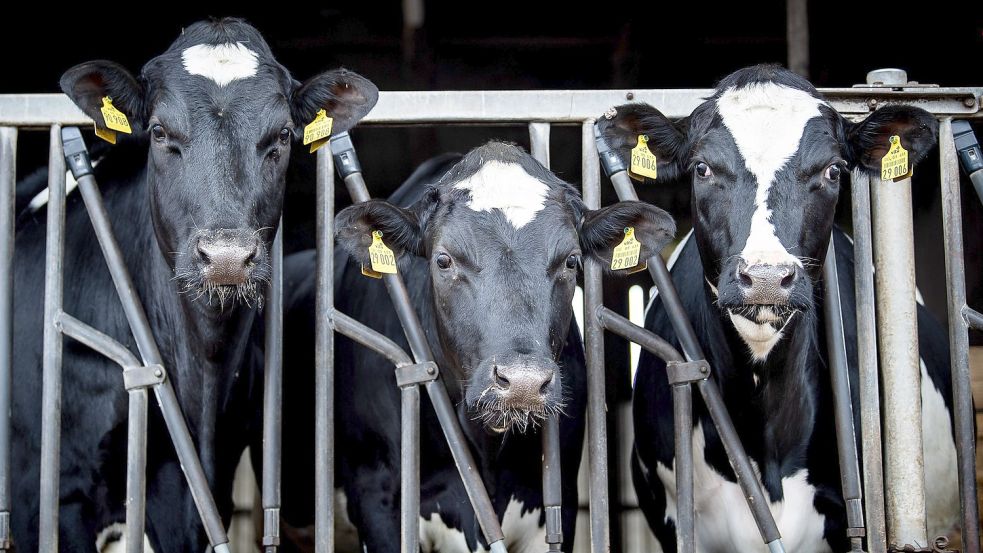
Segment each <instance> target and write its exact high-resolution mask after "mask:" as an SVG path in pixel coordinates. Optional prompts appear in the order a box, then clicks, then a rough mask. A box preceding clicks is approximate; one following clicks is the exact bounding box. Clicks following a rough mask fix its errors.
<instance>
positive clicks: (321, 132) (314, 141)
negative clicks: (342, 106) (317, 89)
mask: <svg viewBox="0 0 983 553" xmlns="http://www.w3.org/2000/svg"><path fill="white" fill-rule="evenodd" d="M333 124H334V119H332V118H330V117H328V114H327V113H325V111H324V110H323V109H319V110H317V115H316V116H315V117H314V120H313V121H311V122H310V123H308V124H307V126H306V127H304V146H306V145H308V144H310V145H311V153H312V154H313V153H314V152H316V151H317V150H318V149H319V148H320V147H321V146H324V145H325V144H327V142H328V137H329V136H331V126H332V125H333Z"/></svg>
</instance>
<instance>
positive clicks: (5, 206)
mask: <svg viewBox="0 0 983 553" xmlns="http://www.w3.org/2000/svg"><path fill="white" fill-rule="evenodd" d="M56 128H57V127H56ZM54 142H57V144H58V145H57V146H55V145H54V144H52V146H51V148H52V149H56V148H60V145H61V141H60V140H57V141H54ZM55 154H57V155H58V158H59V159H62V158H61V153H60V150H59V151H58V152H52V154H51V155H52V156H54V155H55ZM62 164H64V160H62ZM16 168H17V129H16V128H12V127H5V128H2V129H0V551H6V550H8V549H10V548H11V547H12V546H13V543H12V541H11V536H10V504H11V495H12V494H11V491H10V442H11V440H10V397H11V392H10V387H11V386H12V384H13V380H12V375H13V363H14V221H15V219H16V217H17V213H16V212H15V204H16V200H15V188H16V187H17V182H16V181H17V171H16ZM62 174H63V176H62V178H64V170H62Z"/></svg>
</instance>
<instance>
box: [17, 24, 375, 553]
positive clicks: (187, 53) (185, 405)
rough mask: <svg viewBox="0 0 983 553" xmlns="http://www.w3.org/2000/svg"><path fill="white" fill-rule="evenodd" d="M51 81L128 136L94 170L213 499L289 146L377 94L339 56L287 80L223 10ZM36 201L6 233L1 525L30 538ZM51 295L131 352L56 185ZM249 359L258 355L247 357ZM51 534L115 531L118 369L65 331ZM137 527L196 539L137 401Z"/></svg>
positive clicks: (108, 537)
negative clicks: (109, 109)
mask: <svg viewBox="0 0 983 553" xmlns="http://www.w3.org/2000/svg"><path fill="white" fill-rule="evenodd" d="M60 84H61V88H62V90H63V91H64V92H65V93H66V94H67V95H68V97H69V98H70V99H71V100H72V101H73V102H74V103H75V104H76V105H77V106H78V107H79V108H80V109H81V110H82V111H83V112H84V113H85V114H86V115H88V116H89V117H91V118H92V119H93V120H95V121H97V122H98V124H99V125H100V126H102V125H103V124H104V123H103V117H102V114H101V108H102V106H103V98H109V99H111V103H112V105H113V106H114V107H115V108H116V109H117V110H118V111H120V112H122V113H123V114H125V116H126V117H127V119H128V122H129V125H130V127H131V129H132V136H127V135H123V134H122V133H120V134H119V136H118V137H117V139H118V144H116V145H115V146H113V147H112V149H111V150H110V151H109V152H108V153H106V154H105V155H104V156H103V157H102V159H101V162H100V163H99V164H98V166H97V167H96V169H95V177H96V179H97V180H98V182H99V184H100V186H101V188H102V190H103V193H104V201H105V207H106V210H107V211H108V213H109V218H110V220H111V224H112V227H113V230H114V231H115V235H116V238H117V240H118V242H119V246H120V249H121V251H122V254H123V258H124V261H125V263H126V266H127V267H128V269H129V271H130V274H131V276H132V279H133V282H134V284H135V288H136V292H137V293H138V295H139V297H140V300H141V302H142V303H143V306H144V308H145V310H146V312H147V315H148V318H149V322H150V327H151V329H152V331H153V334H154V335H155V337H156V340H157V343H158V345H159V348H160V353H161V355H162V356H163V359H164V366H165V369H166V371H167V378H169V379H170V381H171V382H172V384H173V386H174V389H175V391H176V394H177V397H178V401H179V403H180V405H181V407H182V409H183V413H184V416H185V419H186V421H187V423H188V427H189V429H190V431H191V434H192V438H193V439H194V443H195V446H196V449H197V451H198V454H199V456H200V459H201V463H202V466H203V468H204V470H205V474H206V476H207V478H208V480H209V484H210V486H211V489H212V493H213V494H214V495H215V498H216V500H217V503H218V505H219V506H220V510H221V514H222V515H223V516H224V517H225V518H226V521H227V520H228V518H229V516H231V497H230V495H231V494H230V492H231V485H232V474H233V470H234V468H235V465H236V463H237V462H238V459H239V456H240V455H241V453H242V451H243V449H244V447H245V445H246V443H247V440H248V437H249V435H250V426H249V421H250V420H251V409H250V402H251V401H252V398H253V396H252V395H251V394H252V392H253V390H254V386H253V380H254V379H255V378H256V377H255V369H254V368H251V365H250V360H251V359H254V358H255V357H256V355H255V350H254V346H253V341H252V339H251V328H252V326H253V320H254V319H255V318H257V317H256V313H257V311H258V310H259V308H260V306H261V305H262V303H263V298H264V295H265V292H266V283H267V282H268V280H269V278H270V271H271V269H270V259H269V250H270V245H271V241H272V239H273V235H274V229H275V228H276V226H277V223H278V220H279V218H280V213H281V205H282V202H283V196H284V190H285V185H286V183H285V170H286V164H287V161H288V158H289V156H290V151H291V144H292V142H294V141H295V139H296V138H297V137H298V134H299V132H300V129H302V128H303V126H304V125H305V124H307V123H308V122H310V121H312V120H313V119H314V117H315V114H316V113H317V112H318V110H320V109H324V110H326V112H327V114H328V115H329V116H330V117H333V119H334V129H335V131H342V130H345V129H348V128H350V127H352V126H353V125H354V124H355V123H356V122H357V121H358V120H359V119H360V118H361V117H362V116H364V115H365V114H366V113H367V112H368V111H369V110H370V109H371V108H372V106H373V105H374V104H375V101H376V99H377V92H378V91H377V89H376V87H375V86H374V85H373V84H372V83H371V82H369V81H368V80H366V79H364V78H363V77H361V76H359V75H357V74H355V73H353V72H350V71H347V70H334V71H327V72H325V73H321V74H319V75H317V76H315V77H313V78H311V79H310V80H308V81H306V82H304V83H300V82H298V81H296V80H294V79H293V78H292V77H291V76H290V73H289V72H288V71H287V70H286V69H285V68H284V67H283V66H282V65H280V64H279V63H278V62H277V61H276V59H275V58H274V57H273V54H272V52H271V51H270V48H269V46H268V45H267V44H266V42H265V41H264V39H263V37H262V36H261V35H260V33H259V32H258V31H257V30H256V29H255V28H253V27H252V26H250V25H249V24H248V23H246V22H244V21H242V20H238V19H221V20H212V21H203V22H198V23H195V24H193V25H191V26H189V27H187V28H185V29H184V30H183V31H182V33H181V35H180V36H179V37H178V38H177V39H176V40H175V41H174V42H173V43H172V44H171V46H170V47H169V48H168V49H167V50H166V51H165V52H164V53H163V54H161V55H159V56H157V57H156V58H154V59H152V60H150V61H149V62H148V63H147V64H146V65H145V66H144V68H143V70H142V72H141V73H140V74H139V75H138V76H134V75H132V74H131V73H129V72H128V71H127V70H126V69H124V68H123V67H122V66H120V65H118V64H116V63H113V62H110V61H103V60H98V61H90V62H87V63H83V64H81V65H77V66H75V67H73V68H71V69H69V70H68V71H67V72H66V73H65V74H64V75H63V76H62V77H61V82H60ZM45 224H46V214H45V212H44V210H42V211H40V212H36V213H27V214H25V216H24V217H22V218H21V220H20V221H19V223H18V228H17V239H16V257H15V265H14V267H15V275H14V289H15V291H16V294H15V307H14V309H15V330H14V351H15V352H16V354H15V359H14V379H13V382H14V389H13V400H14V401H13V411H12V424H13V432H14V436H15V441H14V448H13V460H12V467H13V469H12V470H13V474H14V475H16V478H15V479H14V488H13V497H14V498H15V501H14V505H15V507H14V508H13V509H12V530H13V537H14V540H15V543H16V547H17V548H18V549H20V550H22V551H37V549H38V515H37V513H38V506H39V493H38V483H39V480H38V479H39V470H38V466H39V463H38V460H39V456H40V420H41V412H40V406H41V378H40V375H41V358H42V339H41V336H42V334H43V333H42V326H43V325H44V324H52V322H51V321H43V320H42V312H43V309H42V296H43V288H42V286H43V282H44V280H45V279H44V261H43V260H44V250H45ZM64 282H65V286H64V310H65V311H66V312H68V313H70V314H72V315H74V316H76V317H78V318H80V319H81V320H83V321H85V322H88V323H90V324H91V325H93V326H95V327H96V328H97V329H99V330H101V331H102V332H104V333H106V334H108V335H109V336H111V337H113V338H115V339H116V340H118V341H119V342H121V343H123V344H124V345H125V346H127V347H129V348H130V349H131V350H132V349H133V348H134V340H133V338H132V337H131V335H130V331H129V327H128V325H127V322H126V318H125V316H124V313H123V310H122V305H121V303H120V301H119V300H118V298H117V296H116V291H115V288H114V286H113V282H112V280H111V278H110V275H109V272H108V270H107V269H106V268H105V264H104V261H103V258H102V255H101V253H100V251H99V246H98V244H97V242H96V240H95V237H94V234H93V231H92V229H91V226H90V223H89V221H88V216H87V214H86V211H85V209H84V206H83V204H82V202H81V198H80V197H79V196H78V195H77V194H73V195H71V196H69V198H68V201H67V214H66V222H65V257H64ZM261 368H262V367H259V370H261ZM63 375H64V376H63V380H64V392H63V394H64V395H63V403H62V420H63V424H64V432H63V434H62V441H61V472H60V474H61V477H60V490H59V497H60V547H61V549H62V550H63V551H94V550H97V549H99V550H102V549H104V548H111V547H113V546H117V547H118V546H120V545H122V542H121V541H119V540H120V537H121V534H122V533H123V532H122V530H123V527H122V525H121V522H122V521H123V519H124V501H125V495H124V492H125V483H124V475H125V470H124V469H125V459H126V428H127V424H126V419H127V394H126V391H125V390H124V387H123V380H122V374H121V371H120V368H119V367H118V366H116V365H115V364H114V363H112V362H111V361H109V360H108V359H105V358H103V357H101V356H99V355H96V354H94V353H93V352H91V351H88V350H87V349H86V348H84V347H82V346H80V345H79V344H76V343H74V342H71V341H70V340H66V341H65V345H64V365H63ZM149 436H150V437H149V440H148V461H147V515H148V520H147V536H146V538H147V539H148V545H150V546H152V548H153V549H154V550H156V551H194V552H200V551H203V550H205V547H206V545H207V543H206V542H205V541H204V533H203V531H202V526H201V524H200V523H199V521H198V519H197V511H196V509H195V506H194V503H193V501H192V497H191V494H190V491H189V489H188V486H187V485H186V484H185V482H184V478H183V475H182V471H181V467H180V465H179V463H178V460H177V458H176V456H175V453H174V451H173V448H172V446H171V445H170V440H169V438H168V436H167V433H166V429H165V427H164V425H163V419H162V418H161V417H160V416H159V413H157V412H156V411H155V410H152V411H151V419H150V430H149Z"/></svg>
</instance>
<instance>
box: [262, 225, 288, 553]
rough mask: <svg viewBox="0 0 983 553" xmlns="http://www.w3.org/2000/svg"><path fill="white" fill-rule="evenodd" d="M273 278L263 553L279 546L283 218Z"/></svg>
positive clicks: (266, 393)
mask: <svg viewBox="0 0 983 553" xmlns="http://www.w3.org/2000/svg"><path fill="white" fill-rule="evenodd" d="M270 254H271V255H270V257H271V262H272V264H273V278H272V279H271V280H270V285H269V288H268V290H267V294H266V310H265V312H264V314H263V315H264V317H265V318H266V321H265V322H266V339H265V344H264V357H265V359H264V365H265V371H264V377H265V379H264V380H265V381H264V384H263V541H262V546H263V550H264V552H265V553H276V550H277V548H278V547H279V546H280V477H281V473H280V470H281V467H280V459H281V457H280V455H281V454H280V451H281V448H280V445H281V436H282V428H281V426H282V420H283V416H282V414H283V411H282V403H283V221H282V219H281V221H280V224H279V225H277V229H276V236H274V238H273V250H272V251H271V252H270Z"/></svg>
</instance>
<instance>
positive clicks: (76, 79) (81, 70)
mask: <svg viewBox="0 0 983 553" xmlns="http://www.w3.org/2000/svg"><path fill="white" fill-rule="evenodd" d="M59 84H60V85H61V90H62V92H64V93H65V94H67V95H68V97H69V98H71V99H72V101H73V102H75V105H77V106H78V107H79V109H81V110H82V112H83V113H85V114H86V115H88V116H89V117H91V118H92V120H93V121H96V122H97V123H98V124H99V126H100V127H101V126H103V121H104V120H103V117H102V111H101V109H102V99H103V98H104V97H107V96H108V97H109V98H110V99H112V102H113V107H115V108H116V109H118V110H119V111H121V112H123V113H124V114H125V115H126V118H127V119H128V120H129V123H130V128H132V129H133V130H134V131H139V130H141V129H143V128H144V127H145V126H146V117H145V116H144V88H143V86H141V85H140V83H139V81H137V80H136V79H135V78H134V77H133V75H132V74H130V72H129V71H127V70H126V68H124V67H123V66H122V65H120V64H118V63H115V62H111V61H106V60H95V61H88V62H85V63H82V64H79V65H76V66H75V67H73V68H71V69H69V70H68V71H66V72H65V74H64V75H62V76H61V79H60V80H59Z"/></svg>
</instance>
